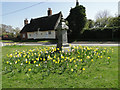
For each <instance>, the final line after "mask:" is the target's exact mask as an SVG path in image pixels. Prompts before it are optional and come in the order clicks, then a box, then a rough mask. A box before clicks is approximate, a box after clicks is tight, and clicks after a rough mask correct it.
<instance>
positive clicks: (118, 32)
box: [79, 27, 120, 40]
mask: <svg viewBox="0 0 120 90" xmlns="http://www.w3.org/2000/svg"><path fill="white" fill-rule="evenodd" d="M79 38H80V39H92V40H118V39H119V38H120V27H106V28H93V29H87V30H85V31H84V32H83V34H81V35H80V37H79Z"/></svg>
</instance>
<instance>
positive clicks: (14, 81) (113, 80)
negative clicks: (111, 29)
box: [2, 46, 118, 88]
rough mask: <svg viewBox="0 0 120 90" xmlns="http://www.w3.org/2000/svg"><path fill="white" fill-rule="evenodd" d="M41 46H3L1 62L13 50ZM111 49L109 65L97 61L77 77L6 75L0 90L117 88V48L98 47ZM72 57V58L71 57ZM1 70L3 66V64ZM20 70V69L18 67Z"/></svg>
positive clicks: (3, 76) (74, 74)
mask: <svg viewBox="0 0 120 90" xmlns="http://www.w3.org/2000/svg"><path fill="white" fill-rule="evenodd" d="M34 47H40V48H42V46H5V47H2V57H3V58H2V60H3V61H4V60H5V59H6V54H10V53H12V51H15V50H19V51H22V50H25V49H28V50H29V49H32V48H34ZM99 48H101V49H102V48H107V49H109V48H112V49H114V52H113V53H112V52H110V53H109V55H110V56H111V61H110V63H109V64H108V63H106V62H105V61H106V60H98V61H96V62H94V63H93V64H92V65H91V66H90V67H89V68H86V70H85V71H84V72H83V73H82V74H80V75H78V74H76V73H72V74H68V73H63V74H56V73H51V74H50V75H49V76H48V77H45V78H44V79H43V78H41V77H42V76H41V73H40V72H38V73H34V74H33V73H32V75H31V76H29V75H28V74H25V73H24V72H21V73H7V74H3V75H2V88H118V47H99ZM73 57H74V56H73ZM2 66H3V68H4V67H5V64H4V63H3V65H2ZM18 68H21V67H18Z"/></svg>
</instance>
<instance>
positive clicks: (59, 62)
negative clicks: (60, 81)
mask: <svg viewBox="0 0 120 90" xmlns="http://www.w3.org/2000/svg"><path fill="white" fill-rule="evenodd" d="M70 46H71V45H70ZM59 50H60V49H59V48H55V47H46V48H34V49H29V50H22V51H17V50H15V51H13V53H11V54H7V55H6V56H7V58H6V60H4V61H5V64H7V65H6V66H7V67H8V68H11V70H13V69H15V67H16V65H18V66H20V67H21V69H22V70H23V71H24V72H27V71H29V72H33V73H34V72H36V73H38V72H43V73H44V72H47V73H48V75H49V73H50V72H51V73H58V74H59V73H64V72H67V73H69V72H72V73H77V72H84V71H85V70H87V66H88V65H92V64H91V62H92V63H94V62H96V61H97V60H105V59H106V58H107V60H108V61H110V59H111V56H109V54H108V52H113V49H110V50H108V49H107V48H103V49H100V48H96V47H87V46H81V45H80V46H71V50H68V51H69V52H64V51H59ZM56 51H59V52H56ZM11 65H13V66H12V67H11ZM18 71H19V70H18Z"/></svg>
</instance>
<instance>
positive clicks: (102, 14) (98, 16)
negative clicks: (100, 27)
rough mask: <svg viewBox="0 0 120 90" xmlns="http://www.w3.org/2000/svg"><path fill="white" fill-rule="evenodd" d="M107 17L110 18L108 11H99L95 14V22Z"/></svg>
mask: <svg viewBox="0 0 120 90" xmlns="http://www.w3.org/2000/svg"><path fill="white" fill-rule="evenodd" d="M109 16H110V13H109V11H107V10H104V11H99V12H98V13H97V14H96V20H97V19H102V18H108V17H109Z"/></svg>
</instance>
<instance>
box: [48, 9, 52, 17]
mask: <svg viewBox="0 0 120 90" xmlns="http://www.w3.org/2000/svg"><path fill="white" fill-rule="evenodd" d="M50 15H52V10H51V8H48V16H50Z"/></svg>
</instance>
